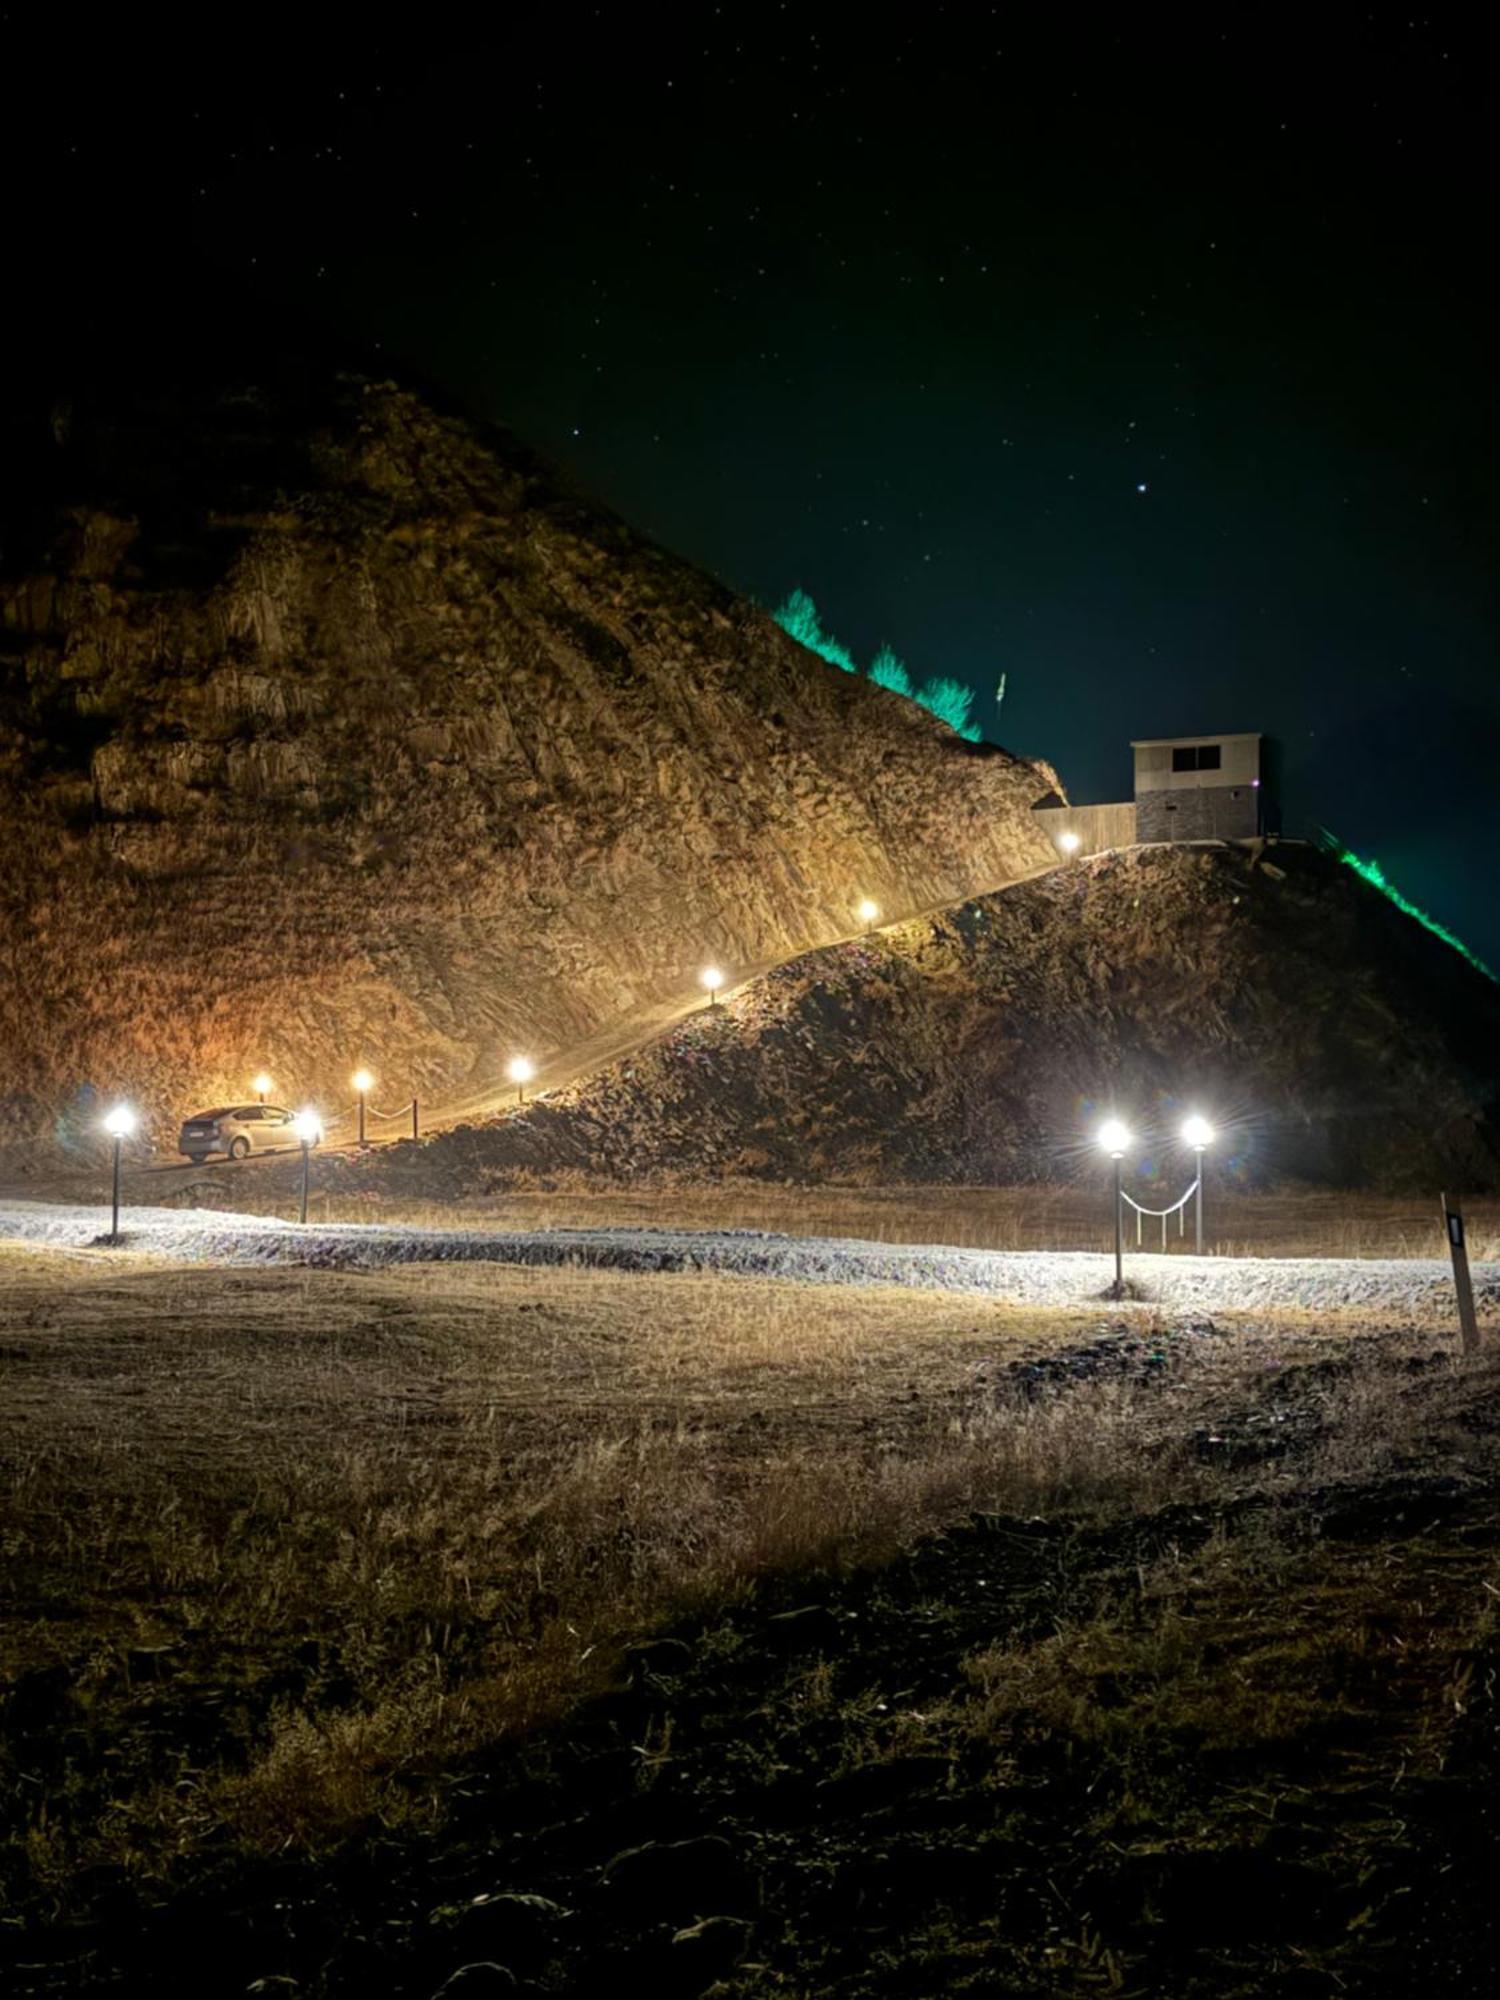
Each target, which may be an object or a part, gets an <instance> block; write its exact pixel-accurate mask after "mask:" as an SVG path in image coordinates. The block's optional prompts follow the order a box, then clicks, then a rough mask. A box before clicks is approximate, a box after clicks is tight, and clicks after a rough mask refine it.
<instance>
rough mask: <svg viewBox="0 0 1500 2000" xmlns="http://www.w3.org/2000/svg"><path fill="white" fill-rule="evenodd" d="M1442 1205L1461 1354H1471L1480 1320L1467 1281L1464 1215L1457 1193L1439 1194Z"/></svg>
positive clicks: (1477, 1344) (1471, 1289)
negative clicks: (1461, 1343)
mask: <svg viewBox="0 0 1500 2000" xmlns="http://www.w3.org/2000/svg"><path fill="white" fill-rule="evenodd" d="M1441 1199H1442V1204H1443V1227H1444V1229H1445V1230H1446V1231H1447V1235H1448V1250H1449V1254H1450V1255H1451V1256H1452V1258H1453V1289H1454V1291H1455V1292H1456V1293H1457V1294H1458V1325H1459V1331H1460V1332H1461V1333H1462V1335H1463V1344H1464V1353H1465V1354H1473V1353H1475V1352H1476V1351H1477V1349H1478V1347H1479V1322H1478V1320H1477V1319H1476V1318H1475V1317H1474V1287H1473V1285H1472V1284H1471V1283H1470V1282H1469V1247H1468V1245H1467V1244H1466V1243H1465V1241H1464V1216H1463V1209H1462V1207H1461V1206H1460V1203H1459V1199H1458V1196H1457V1195H1455V1196H1454V1197H1453V1200H1452V1201H1451V1202H1450V1201H1449V1199H1448V1197H1447V1195H1443V1196H1442V1197H1441Z"/></svg>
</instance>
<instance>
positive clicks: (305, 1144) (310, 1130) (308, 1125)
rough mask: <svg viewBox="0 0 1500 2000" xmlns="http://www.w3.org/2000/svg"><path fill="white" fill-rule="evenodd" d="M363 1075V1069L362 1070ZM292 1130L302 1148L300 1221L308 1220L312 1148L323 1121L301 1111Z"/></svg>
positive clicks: (318, 1137) (312, 1114) (313, 1112)
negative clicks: (308, 1186) (308, 1189)
mask: <svg viewBox="0 0 1500 2000" xmlns="http://www.w3.org/2000/svg"><path fill="white" fill-rule="evenodd" d="M360 1073H361V1075H363V1071H361V1072H360ZM292 1132H293V1134H294V1136H295V1138H296V1141H297V1144H298V1145H299V1146H300V1147H301V1148H302V1210H301V1213H300V1214H299V1215H298V1217H297V1220H298V1221H299V1222H306V1220H307V1182H308V1175H309V1173H310V1171H311V1166H312V1149H313V1147H314V1146H316V1145H317V1143H318V1141H319V1140H320V1139H321V1138H322V1136H323V1121H322V1119H321V1118H320V1117H319V1116H318V1114H317V1112H316V1111H311V1110H308V1111H299V1112H298V1113H297V1115H296V1117H295V1118H294V1119H293V1120H292Z"/></svg>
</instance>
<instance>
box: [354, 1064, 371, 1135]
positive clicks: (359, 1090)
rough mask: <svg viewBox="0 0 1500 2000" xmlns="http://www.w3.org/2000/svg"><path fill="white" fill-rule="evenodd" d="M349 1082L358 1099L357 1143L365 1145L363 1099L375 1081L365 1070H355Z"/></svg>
mask: <svg viewBox="0 0 1500 2000" xmlns="http://www.w3.org/2000/svg"><path fill="white" fill-rule="evenodd" d="M349 1081H350V1082H351V1083H352V1084H353V1085H354V1091H355V1095H356V1096H357V1097H358V1099H359V1143H360V1144H361V1145H363V1144H364V1143H365V1099H366V1097H367V1096H368V1095H369V1093H370V1091H371V1089H372V1088H373V1086H374V1083H375V1079H374V1077H373V1076H371V1074H370V1072H369V1071H368V1070H367V1069H357V1070H356V1071H355V1072H354V1074H353V1076H352V1077H350V1079H349Z"/></svg>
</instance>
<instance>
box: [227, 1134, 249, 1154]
mask: <svg viewBox="0 0 1500 2000" xmlns="http://www.w3.org/2000/svg"><path fill="white" fill-rule="evenodd" d="M229 1157H230V1159H231V1160H248V1159H249V1157H250V1141H249V1140H248V1139H247V1138H245V1136H244V1135H243V1133H242V1134H241V1135H240V1137H239V1138H238V1139H231V1140H230V1142H229Z"/></svg>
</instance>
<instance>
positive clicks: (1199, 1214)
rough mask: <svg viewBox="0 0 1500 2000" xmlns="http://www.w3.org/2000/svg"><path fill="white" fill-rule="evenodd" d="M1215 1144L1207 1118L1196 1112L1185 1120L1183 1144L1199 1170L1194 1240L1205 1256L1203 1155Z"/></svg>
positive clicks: (1212, 1130)
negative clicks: (1189, 1150)
mask: <svg viewBox="0 0 1500 2000" xmlns="http://www.w3.org/2000/svg"><path fill="white" fill-rule="evenodd" d="M1213 1142H1214V1128H1213V1126H1212V1125H1210V1124H1209V1122H1208V1120H1207V1119H1206V1118H1200V1117H1199V1116H1198V1115H1197V1113H1196V1112H1195V1113H1194V1114H1193V1116H1192V1117H1191V1118H1187V1119H1184V1120H1183V1126H1182V1143H1183V1145H1184V1146H1191V1147H1192V1149H1193V1162H1194V1165H1195V1166H1196V1168H1197V1177H1198V1192H1197V1194H1196V1195H1195V1196H1194V1198H1193V1222H1194V1240H1195V1243H1196V1246H1197V1251H1198V1255H1199V1256H1200V1257H1201V1256H1202V1255H1203V1155H1204V1153H1205V1152H1206V1151H1207V1149H1208V1148H1209V1147H1210V1146H1211V1145H1212V1144H1213Z"/></svg>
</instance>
